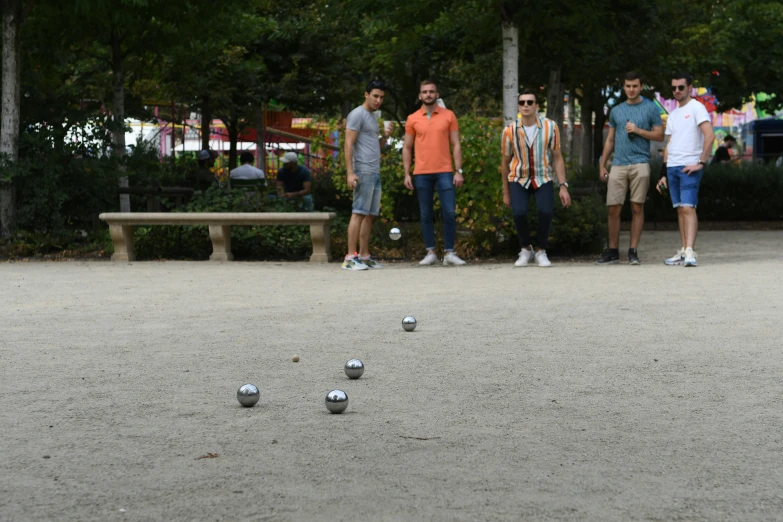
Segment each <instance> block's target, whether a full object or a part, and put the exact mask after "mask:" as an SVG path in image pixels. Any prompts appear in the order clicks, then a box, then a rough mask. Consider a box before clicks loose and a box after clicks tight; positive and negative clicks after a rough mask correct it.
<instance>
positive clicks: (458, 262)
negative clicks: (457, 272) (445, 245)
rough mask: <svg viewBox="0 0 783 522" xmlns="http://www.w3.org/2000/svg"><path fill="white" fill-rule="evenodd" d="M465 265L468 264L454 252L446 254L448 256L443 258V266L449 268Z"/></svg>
mask: <svg viewBox="0 0 783 522" xmlns="http://www.w3.org/2000/svg"><path fill="white" fill-rule="evenodd" d="M465 264H467V263H465V261H463V260H462V259H460V258H459V256H458V255H457V254H455V253H454V252H446V255H445V256H443V266H449V265H454V266H462V265H465Z"/></svg>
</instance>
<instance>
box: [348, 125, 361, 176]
mask: <svg viewBox="0 0 783 522" xmlns="http://www.w3.org/2000/svg"><path fill="white" fill-rule="evenodd" d="M358 136H359V132H358V131H355V130H351V129H345V170H346V171H347V172H348V175H347V176H346V181H347V182H348V186H349V187H351V188H354V186H355V185H356V184H357V183H358V182H359V178H358V176H356V173H354V171H353V144H354V143H356V138H357V137H358Z"/></svg>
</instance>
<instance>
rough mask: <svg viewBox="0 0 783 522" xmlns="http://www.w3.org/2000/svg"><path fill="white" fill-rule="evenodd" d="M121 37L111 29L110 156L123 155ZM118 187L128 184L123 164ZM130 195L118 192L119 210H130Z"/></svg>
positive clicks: (123, 87)
mask: <svg viewBox="0 0 783 522" xmlns="http://www.w3.org/2000/svg"><path fill="white" fill-rule="evenodd" d="M122 62H123V56H122V37H121V36H120V35H119V34H117V30H116V29H112V31H111V69H112V81H111V91H112V129H111V143H112V148H111V151H112V156H114V157H115V158H117V159H122V158H124V157H125V72H124V70H123V66H122V65H123V63H122ZM119 169H120V173H121V175H120V187H127V186H128V176H126V175H125V165H122V164H121V165H120V167H119ZM130 211H131V208H130V195H129V194H120V212H130Z"/></svg>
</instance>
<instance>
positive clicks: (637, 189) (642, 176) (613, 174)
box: [606, 163, 650, 207]
mask: <svg viewBox="0 0 783 522" xmlns="http://www.w3.org/2000/svg"><path fill="white" fill-rule="evenodd" d="M629 184H630V185H631V201H632V202H634V203H644V202H645V200H646V199H647V191H648V190H650V164H649V163H634V164H633V165H621V166H618V167H615V166H612V170H610V171H609V181H608V182H607V187H606V205H607V206H610V207H611V206H614V205H622V204H623V203H625V194H626V193H627V192H628V185H629Z"/></svg>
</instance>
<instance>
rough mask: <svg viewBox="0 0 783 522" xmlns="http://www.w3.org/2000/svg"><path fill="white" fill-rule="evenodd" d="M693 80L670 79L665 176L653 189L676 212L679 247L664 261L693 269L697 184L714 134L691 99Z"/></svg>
mask: <svg viewBox="0 0 783 522" xmlns="http://www.w3.org/2000/svg"><path fill="white" fill-rule="evenodd" d="M692 89H693V78H692V77H691V75H689V74H688V73H684V72H680V73H677V74H675V75H674V78H673V79H672V93H673V94H674V99H676V100H677V105H678V106H677V108H676V109H675V110H673V111H672V112H671V114H669V118H668V120H667V121H666V136H667V138H668V142H667V144H666V148H665V149H664V151H663V160H664V161H665V162H666V176H664V177H661V180H660V181H659V182H658V185H657V186H656V188H657V189H658V192H661V187H668V188H669V193H670V194H671V198H672V205H673V206H674V208H676V209H677V220H678V221H679V224H680V240H681V242H682V246H681V248H680V249H679V250H678V251H677V253H676V254H675V255H674V256H672V257H670V258H669V259H666V260H665V261H664V263H666V264H667V265H684V266H696V253H695V252H694V251H693V246H694V245H695V244H696V232H697V230H698V228H699V220H698V218H697V217H696V205H697V204H698V201H699V184H700V183H701V177H702V175H703V174H704V168H705V167H706V166H707V162H708V161H709V159H710V154H711V152H712V142H713V140H714V139H715V134H714V132H713V130H712V124H711V123H710V115H709V113H708V112H707V109H706V108H705V107H704V105H702V104H701V103H699V102H698V101H696V100H694V99H693V98H691V90H692Z"/></svg>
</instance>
